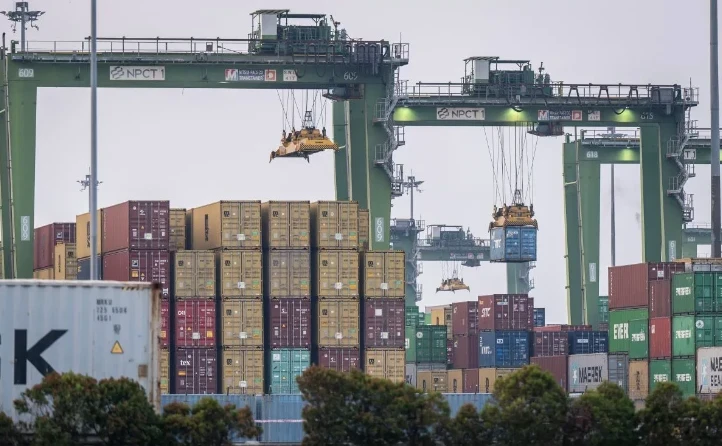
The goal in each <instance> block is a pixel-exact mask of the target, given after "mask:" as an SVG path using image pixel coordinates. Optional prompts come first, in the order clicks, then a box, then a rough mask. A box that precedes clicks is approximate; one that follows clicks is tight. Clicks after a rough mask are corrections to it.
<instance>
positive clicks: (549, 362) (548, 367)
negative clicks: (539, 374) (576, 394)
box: [531, 356, 569, 391]
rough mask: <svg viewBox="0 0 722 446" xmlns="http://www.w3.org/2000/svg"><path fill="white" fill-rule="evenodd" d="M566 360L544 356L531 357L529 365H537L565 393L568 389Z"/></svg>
mask: <svg viewBox="0 0 722 446" xmlns="http://www.w3.org/2000/svg"><path fill="white" fill-rule="evenodd" d="M567 360H568V357H567V356H545V357H533V358H531V363H532V364H536V365H538V366H539V368H540V369H542V370H544V371H545V372H549V373H550V374H551V375H552V377H554V381H556V383H557V384H559V386H560V387H561V388H562V389H564V391H566V390H567V388H568V384H567V383H568V379H567V374H568V372H569V370H568V369H567Z"/></svg>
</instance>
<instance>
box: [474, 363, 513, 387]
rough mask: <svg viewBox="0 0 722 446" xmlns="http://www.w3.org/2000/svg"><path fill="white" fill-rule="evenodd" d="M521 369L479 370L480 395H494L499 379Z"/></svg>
mask: <svg viewBox="0 0 722 446" xmlns="http://www.w3.org/2000/svg"><path fill="white" fill-rule="evenodd" d="M517 370H519V369H496V368H487V369H479V393H493V392H494V383H495V382H496V380H497V379H498V378H501V377H502V376H506V375H508V374H510V373H513V372H516V371H517Z"/></svg>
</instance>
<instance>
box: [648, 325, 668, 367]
mask: <svg viewBox="0 0 722 446" xmlns="http://www.w3.org/2000/svg"><path fill="white" fill-rule="evenodd" d="M649 357H650V358H652V359H660V358H671V357H672V318H671V317H669V316H667V317H653V318H651V319H650V320H649Z"/></svg>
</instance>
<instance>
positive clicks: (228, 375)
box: [220, 349, 264, 395]
mask: <svg viewBox="0 0 722 446" xmlns="http://www.w3.org/2000/svg"><path fill="white" fill-rule="evenodd" d="M222 358H223V360H222V362H221V370H222V372H221V373H222V376H223V381H222V383H221V389H220V390H221V392H223V393H227V394H244V395H262V394H263V390H264V388H263V387H264V373H263V372H264V367H263V351H262V350H255V349H254V350H241V349H235V350H224V351H223V353H222Z"/></svg>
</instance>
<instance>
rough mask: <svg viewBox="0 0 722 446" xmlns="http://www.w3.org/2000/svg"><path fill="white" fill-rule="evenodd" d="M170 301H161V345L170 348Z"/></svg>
mask: <svg viewBox="0 0 722 446" xmlns="http://www.w3.org/2000/svg"><path fill="white" fill-rule="evenodd" d="M169 332H170V301H169V300H164V301H162V302H161V303H160V347H161V348H168V346H169V345H170V337H169V336H168V335H169Z"/></svg>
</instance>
